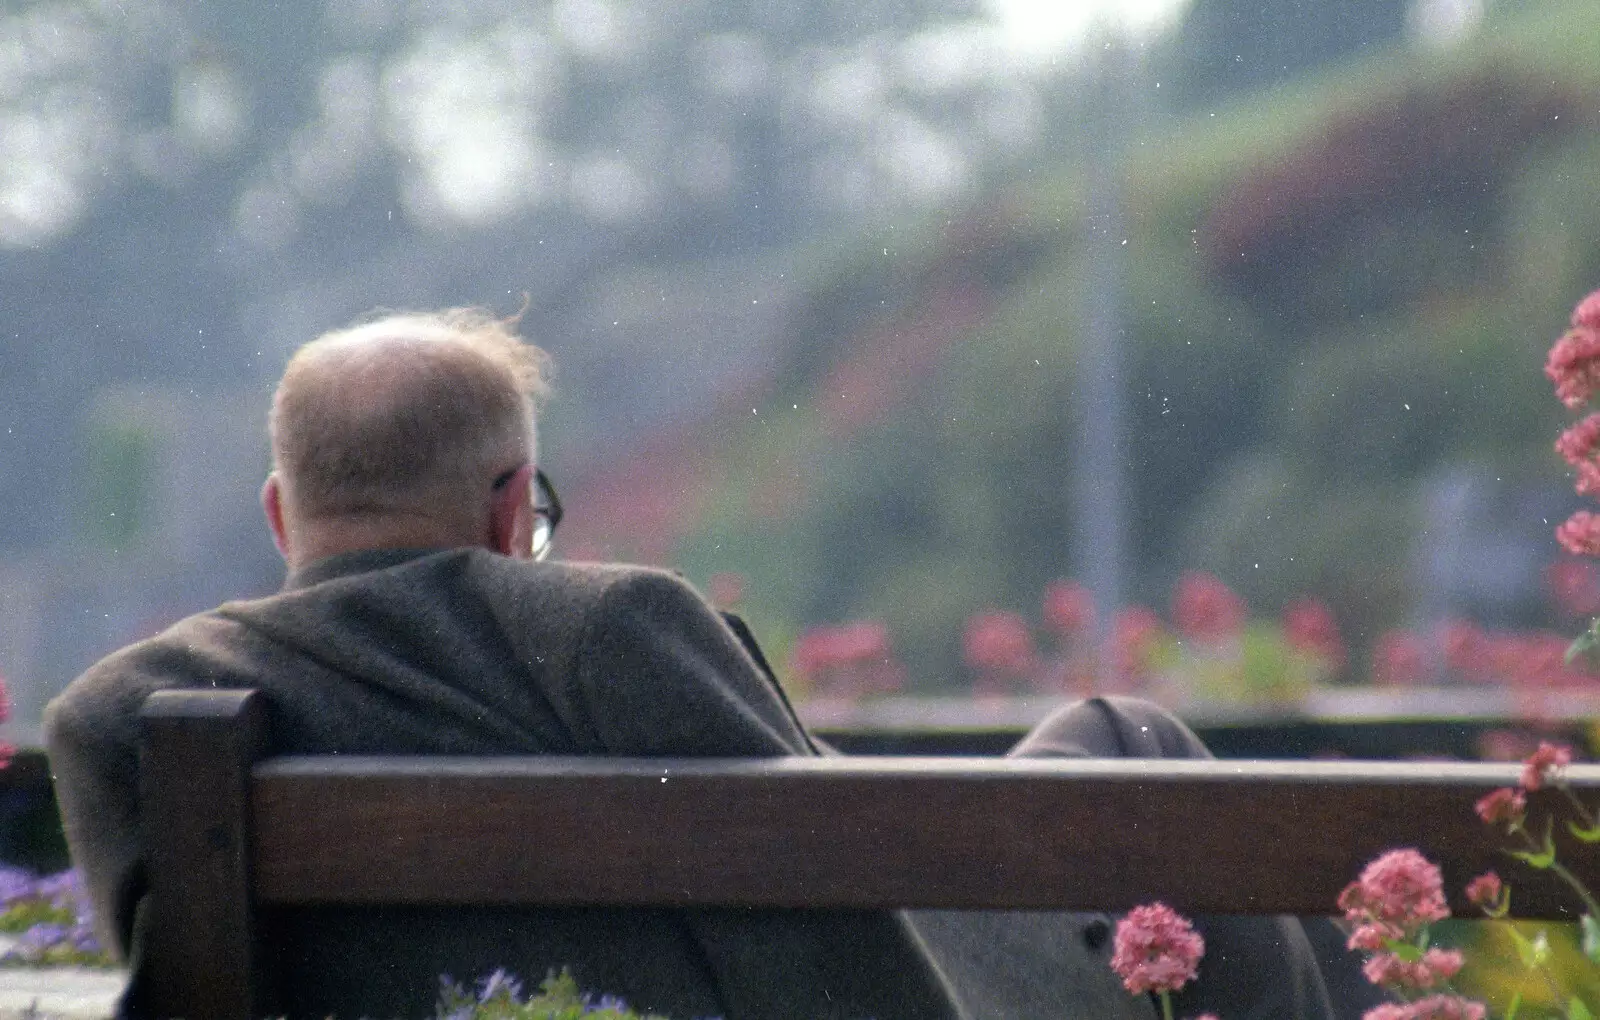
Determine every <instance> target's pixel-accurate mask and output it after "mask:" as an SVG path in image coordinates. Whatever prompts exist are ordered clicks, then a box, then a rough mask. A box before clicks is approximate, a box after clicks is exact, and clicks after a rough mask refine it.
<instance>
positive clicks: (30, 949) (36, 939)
mask: <svg viewBox="0 0 1600 1020" xmlns="http://www.w3.org/2000/svg"><path fill="white" fill-rule="evenodd" d="M66 937H67V930H66V929H65V928H63V927H61V925H59V924H36V925H34V926H33V927H32V928H29V929H28V930H27V931H25V932H23V933H22V937H21V938H19V939H17V944H16V945H14V946H12V947H11V952H9V953H7V954H6V956H7V958H8V959H14V960H18V961H21V962H22V963H39V962H41V961H42V960H43V959H44V954H45V953H46V952H48V951H49V950H51V949H53V948H54V947H56V946H58V945H60V944H61V943H62V942H63V941H65V939H66Z"/></svg>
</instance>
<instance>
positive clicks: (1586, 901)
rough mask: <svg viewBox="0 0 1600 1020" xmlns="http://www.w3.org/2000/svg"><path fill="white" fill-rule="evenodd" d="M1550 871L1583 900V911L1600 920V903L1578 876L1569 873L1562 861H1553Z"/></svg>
mask: <svg viewBox="0 0 1600 1020" xmlns="http://www.w3.org/2000/svg"><path fill="white" fill-rule="evenodd" d="M1550 870H1551V871H1553V872H1555V873H1556V874H1557V875H1560V876H1561V880H1562V881H1563V882H1565V883H1567V885H1569V886H1571V887H1572V890H1573V891H1574V892H1576V893H1577V894H1578V895H1579V896H1580V897H1581V898H1582V899H1583V909H1584V911H1585V912H1586V913H1588V915H1589V916H1590V917H1593V918H1597V919H1600V903H1596V902H1595V900H1594V896H1593V895H1591V894H1590V892H1589V890H1588V888H1587V887H1586V886H1585V885H1584V884H1583V882H1581V881H1580V880H1579V879H1578V876H1577V875H1574V874H1573V873H1572V872H1570V871H1568V870H1567V869H1566V866H1565V865H1563V864H1562V863H1561V862H1560V861H1551V862H1550Z"/></svg>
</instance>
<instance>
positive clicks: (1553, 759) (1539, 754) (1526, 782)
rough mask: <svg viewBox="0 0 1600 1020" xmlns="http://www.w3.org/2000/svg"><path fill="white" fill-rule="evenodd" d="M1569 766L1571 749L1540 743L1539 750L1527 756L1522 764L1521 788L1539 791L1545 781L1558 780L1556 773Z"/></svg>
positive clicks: (1545, 742) (1546, 742) (1544, 742)
mask: <svg viewBox="0 0 1600 1020" xmlns="http://www.w3.org/2000/svg"><path fill="white" fill-rule="evenodd" d="M1571 764H1572V749H1571V748H1568V747H1562V746H1560V745H1558V744H1552V743H1549V742H1548V741H1540V743H1539V749H1538V750H1537V751H1535V752H1533V753H1532V754H1530V755H1528V757H1527V760H1526V761H1524V762H1523V763H1522V788H1523V789H1524V790H1538V789H1541V788H1542V787H1543V786H1544V784H1545V782H1546V781H1547V780H1553V779H1556V778H1558V777H1557V775H1556V773H1558V772H1560V770H1561V769H1563V768H1566V767H1567V766H1568V765H1571Z"/></svg>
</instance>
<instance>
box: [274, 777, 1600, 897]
mask: <svg viewBox="0 0 1600 1020" xmlns="http://www.w3.org/2000/svg"><path fill="white" fill-rule="evenodd" d="M1517 775H1518V768H1517V767H1516V766H1513V765H1485V764H1456V763H1449V764H1432V763H1430V764H1419V763H1404V764H1399V763H1393V764H1389V763H1350V762H1238V761H1170V760H1162V761H1129V760H1121V761H1106V760H1100V761H1068V760H1007V761H1001V760H994V759H951V758H938V759H894V758H874V759H861V758H834V759H780V760H773V761H739V762H722V761H708V760H696V761H662V760H637V761H617V760H614V759H596V758H576V759H555V758H518V759H492V758H491V759H480V758H474V759H440V758H426V759H423V758H418V759H404V758H385V759H357V758H340V757H328V758H315V757H308V758H292V759H275V760H273V761H272V762H269V763H265V764H263V765H261V766H258V767H257V768H256V770H255V772H254V782H253V813H254V818H255V828H256V852H255V858H254V865H255V870H254V876H253V881H254V888H255V890H256V895H257V898H258V899H259V900H260V902H262V903H263V904H299V905H306V904H316V903H346V904H359V903H411V904H466V903H506V904H510V903H521V904H617V905H658V906H683V905H730V906H753V907H754V906H763V907H839V908H849V907H861V908H876V907H925V908H1005V909H1030V908H1037V909H1106V910H1110V909H1121V908H1126V907H1129V906H1133V905H1135V904H1137V903H1143V902H1149V901H1151V900H1155V899H1161V900H1164V901H1166V902H1168V903H1170V904H1172V905H1173V906H1175V907H1177V908H1178V909H1180V910H1184V911H1188V912H1192V913H1258V914H1259V913H1293V914H1302V915H1310V914H1328V913H1333V912H1334V910H1335V907H1334V902H1335V899H1336V897H1337V896H1338V893H1339V890H1340V889H1342V888H1343V887H1344V885H1345V884H1346V883H1348V882H1349V881H1350V880H1351V879H1352V878H1354V877H1355V876H1356V874H1357V873H1359V871H1360V870H1361V868H1362V867H1363V866H1364V865H1365V864H1366V863H1367V862H1368V861H1370V860H1371V859H1372V858H1373V857H1375V856H1377V854H1379V853H1380V852H1382V851H1383V850H1386V849H1390V848H1393V847H1397V846H1414V847H1418V848H1420V849H1422V850H1423V851H1424V853H1426V854H1427V856H1428V857H1429V858H1430V859H1432V860H1434V861H1435V862H1437V863H1438V864H1440V865H1441V867H1442V869H1443V871H1444V875H1445V880H1446V886H1447V891H1448V892H1449V893H1450V894H1451V895H1452V896H1453V897H1459V894H1460V890H1461V887H1462V886H1463V885H1464V884H1465V883H1466V882H1467V881H1468V880H1469V879H1470V878H1472V877H1473V876H1474V875H1476V874H1479V873H1480V872H1482V871H1485V870H1488V869H1489V868H1495V869H1497V870H1499V871H1500V873H1501V874H1502V875H1503V876H1505V877H1506V878H1507V879H1508V880H1509V881H1510V882H1511V883H1512V885H1513V888H1514V890H1515V892H1514V895H1513V900H1512V903H1513V907H1514V910H1515V913H1516V915H1517V916H1522V917H1548V918H1567V919H1572V918H1574V917H1575V913H1573V912H1574V911H1575V910H1576V907H1575V904H1574V902H1573V900H1572V898H1571V897H1570V896H1569V895H1567V894H1566V893H1565V892H1564V891H1563V890H1561V889H1560V888H1559V886H1558V885H1557V884H1556V883H1555V882H1554V880H1553V879H1550V878H1549V877H1548V876H1542V875H1534V874H1533V873H1531V872H1529V871H1528V870H1527V869H1526V868H1524V867H1522V866H1521V865H1519V864H1517V863H1516V862H1514V861H1512V860H1510V858H1508V857H1507V856H1505V854H1504V853H1502V852H1501V851H1500V850H1499V849H1498V848H1499V847H1500V846H1501V845H1502V844H1503V843H1504V840H1503V839H1502V838H1500V837H1497V836H1496V835H1495V834H1493V833H1491V832H1490V831H1489V830H1488V828H1487V827H1486V826H1484V825H1483V824H1482V823H1481V822H1480V821H1479V820H1478V819H1477V817H1476V816H1475V815H1474V814H1473V811H1472V806H1473V803H1474V802H1475V801H1476V800H1477V799H1478V798H1479V797H1481V796H1482V795H1483V794H1485V793H1487V792H1488V791H1490V790H1492V789H1494V788H1496V787H1498V786H1506V785H1511V784H1514V783H1515V781H1516V777H1517ZM1570 776H1571V778H1572V782H1573V785H1574V786H1575V787H1576V788H1577V789H1579V790H1580V791H1582V792H1584V793H1586V795H1587V796H1588V797H1589V799H1590V800H1597V799H1600V798H1597V797H1596V796H1595V795H1596V794H1600V766H1574V767H1573V768H1572V769H1571V770H1570ZM663 780H665V781H663ZM1545 797H1546V795H1541V799H1540V800H1536V801H1535V804H1536V810H1537V809H1538V805H1539V804H1541V803H1542V802H1546V801H1545ZM1548 802H1549V803H1553V801H1548ZM1563 860H1564V861H1565V862H1567V863H1568V864H1569V866H1571V867H1572V868H1573V870H1575V871H1577V872H1578V874H1579V875H1580V876H1582V877H1583V878H1584V879H1585V880H1586V881H1588V882H1590V884H1591V886H1592V887H1594V888H1600V854H1597V853H1594V852H1592V848H1576V847H1572V846H1571V845H1570V844H1569V845H1567V846H1566V849H1565V854H1564V857H1563ZM1454 903H1455V905H1456V907H1457V911H1458V913H1459V914H1461V916H1476V914H1475V912H1474V911H1472V910H1471V909H1470V908H1467V907H1466V906H1465V905H1464V904H1463V903H1462V902H1461V901H1460V900H1459V899H1456V900H1454Z"/></svg>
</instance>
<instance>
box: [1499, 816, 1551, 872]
mask: <svg viewBox="0 0 1600 1020" xmlns="http://www.w3.org/2000/svg"><path fill="white" fill-rule="evenodd" d="M1551 825H1552V823H1551V821H1550V819H1548V818H1546V819H1545V820H1544V849H1543V850H1540V851H1539V852H1538V853H1534V852H1532V851H1529V850H1507V851H1506V853H1509V854H1510V855H1511V856H1513V857H1515V858H1516V859H1517V860H1519V861H1522V862H1524V863H1525V864H1527V865H1528V867H1530V868H1537V869H1538V870H1540V871H1544V870H1547V869H1548V868H1549V867H1550V866H1551V865H1552V864H1554V863H1555V862H1556V841H1555V840H1554V839H1553V838H1551V835H1550V828H1551Z"/></svg>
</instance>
